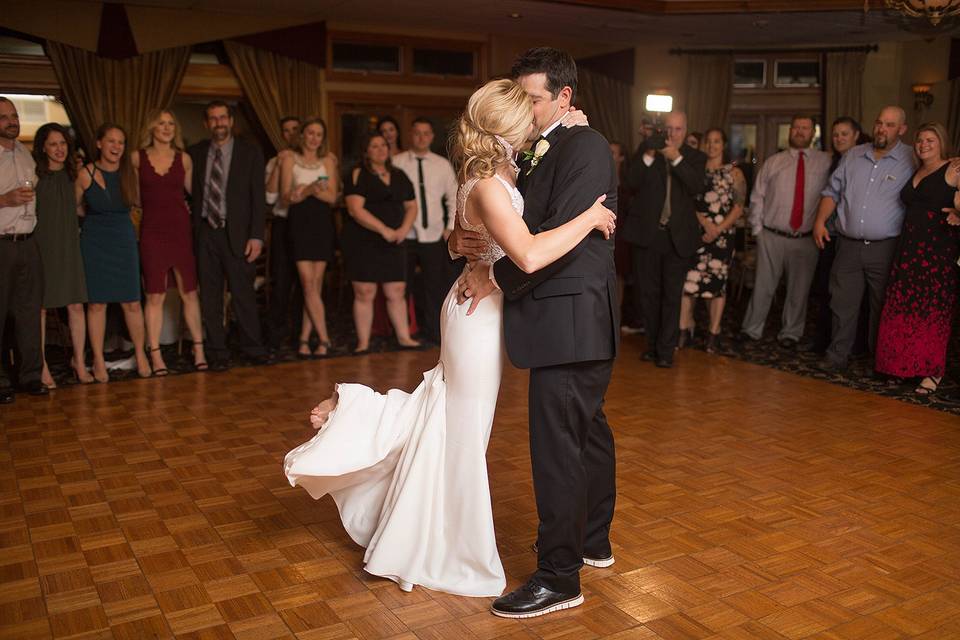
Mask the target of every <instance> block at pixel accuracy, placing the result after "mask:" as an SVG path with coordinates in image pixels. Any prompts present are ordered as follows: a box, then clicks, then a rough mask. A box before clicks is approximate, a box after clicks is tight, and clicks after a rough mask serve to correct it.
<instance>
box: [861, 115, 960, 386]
mask: <svg viewBox="0 0 960 640" xmlns="http://www.w3.org/2000/svg"><path fill="white" fill-rule="evenodd" d="M948 140H949V137H948V136H947V132H946V129H944V127H943V125H942V124H939V123H936V122H928V123H926V124H923V125H921V126H920V128H919V129H917V133H916V136H915V137H914V143H913V149H914V153H915V155H916V157H917V160H918V161H919V165H920V166H919V168H918V169H917V171H916V173H915V174H914V175H913V178H912V179H911V180H910V181H909V182H907V184H906V186H904V187H903V189H902V190H901V191H900V198H901V199H902V200H903V202H904V204H905V205H906V207H907V211H906V215H905V217H904V220H903V228H902V230H901V231H900V240H899V242H898V245H897V258H896V259H895V260H894V261H893V268H892V270H891V273H890V279H889V281H888V283H887V291H886V301H885V302H884V305H883V312H882V313H881V315H880V327H879V330H878V334H877V354H876V361H875V364H876V370H877V371H878V372H880V373H884V374H887V375H890V376H894V377H897V378H922V380H921V381H920V384H919V386H917V388H916V390H915V391H916V393H917V394H919V395H925V396H926V395H931V394H933V393H936V391H937V388H938V387H939V386H940V382H941V380H942V379H943V373H944V370H945V368H946V360H947V342H948V341H949V339H950V331H951V328H952V327H953V317H954V312H955V311H956V307H957V287H958V286H960V277H958V274H957V258H958V257H960V228H958V227H957V226H956V225H957V224H960V218H958V217H957V215H956V213H949V214H948V213H946V212H945V211H944V210H945V209H949V208H952V207H954V206H956V207H960V193H958V191H957V185H958V183H960V160H957V161H955V162H954V163H952V165H951V163H950V161H949V160H948V158H949V155H950V151H949V149H948V148H947V145H948V142H947V141H948Z"/></svg>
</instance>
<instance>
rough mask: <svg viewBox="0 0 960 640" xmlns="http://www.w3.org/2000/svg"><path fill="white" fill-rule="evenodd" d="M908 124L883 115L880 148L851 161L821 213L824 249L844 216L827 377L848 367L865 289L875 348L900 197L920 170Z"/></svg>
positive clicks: (898, 113)
mask: <svg viewBox="0 0 960 640" xmlns="http://www.w3.org/2000/svg"><path fill="white" fill-rule="evenodd" d="M906 119H907V118H906V113H904V111H903V109H901V108H900V107H895V106H889V107H884V108H883V109H882V110H881V111H880V115H878V116H877V120H876V122H875V123H874V125H873V143H868V144H862V145H859V146H857V147H854V148H853V149H851V150H850V151H848V152H847V153H846V155H844V157H843V159H842V160H841V161H840V165H839V166H838V167H837V169H836V171H834V172H833V175H832V176H830V180H829V181H828V182H827V186H826V187H825V188H824V190H823V194H822V195H823V198H822V199H821V200H820V206H819V208H818V209H817V220H816V223H815V224H814V228H813V238H814V240H815V241H816V243H817V246H818V247H820V248H821V249H822V248H823V247H824V246H826V243H827V242H831V241H833V240H834V238H832V237H831V235H830V233H829V232H828V231H827V228H826V223H827V219H828V218H830V216H831V215H832V214H833V212H834V210H836V212H837V231H836V236H837V238H836V242H837V256H836V258H835V259H834V262H833V269H832V270H831V272H830V310H831V311H832V312H833V339H832V342H831V343H830V347H829V348H828V349H827V355H826V357H825V358H824V360H823V363H822V366H823V368H824V369H827V370H831V371H842V370H844V369H846V367H847V364H848V363H847V360H848V359H849V357H850V349H851V347H852V345H853V340H854V337H855V335H856V330H857V317H858V315H859V311H860V299H861V298H862V297H863V289H864V286H866V287H867V289H868V291H869V295H870V332H869V334H868V343H869V346H870V350H871V351H873V349H874V346H875V343H876V338H877V327H878V325H879V322H880V311H881V309H882V308H883V297H884V292H885V291H886V287H887V277H888V276H889V274H890V265H891V262H892V261H893V256H894V252H895V250H896V248H897V237H898V236H899V235H900V227H901V226H902V224H903V216H904V211H905V210H904V206H903V202H901V200H900V190H901V189H903V187H904V185H906V183H907V180H909V179H910V178H911V176H913V171H914V154H913V150H912V149H911V148H910V146H908V145H905V144H903V142H901V141H900V139H901V138H902V137H903V135H904V134H905V133H906V132H907V125H906Z"/></svg>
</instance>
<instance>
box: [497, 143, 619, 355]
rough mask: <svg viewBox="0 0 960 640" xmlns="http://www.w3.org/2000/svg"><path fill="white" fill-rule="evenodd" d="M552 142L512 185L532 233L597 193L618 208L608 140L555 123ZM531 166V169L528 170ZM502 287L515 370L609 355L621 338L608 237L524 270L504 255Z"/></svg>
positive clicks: (564, 218)
mask: <svg viewBox="0 0 960 640" xmlns="http://www.w3.org/2000/svg"><path fill="white" fill-rule="evenodd" d="M546 140H547V142H549V143H550V148H549V149H548V150H547V152H546V153H545V154H544V155H543V157H542V158H541V159H540V162H539V164H538V165H537V166H536V167H534V168H533V170H532V171H530V163H529V161H528V162H524V163H522V165H521V170H520V176H519V179H518V188H519V189H520V192H521V193H522V194H523V200H524V213H523V220H524V222H526V223H527V227H528V228H529V229H530V231H531V233H538V232H540V231H547V230H549V229H554V228H556V227H559V226H561V225H562V224H564V223H565V222H568V221H569V220H572V219H573V218H575V217H576V216H578V215H580V214H581V213H582V212H584V211H586V210H587V209H588V208H590V205H592V204H593V202H594V201H595V200H596V199H597V198H598V197H600V196H601V195H602V194H607V199H606V201H605V202H604V204H605V205H606V206H607V207H608V208H610V209H612V210H613V211H616V210H617V172H616V169H615V167H614V164H613V158H612V156H611V154H610V145H609V144H608V143H607V141H606V139H605V138H604V137H603V136H602V135H600V134H599V133H598V132H597V131H594V130H593V129H590V128H589V127H571V128H569V129H568V128H564V127H562V126H559V127H557V128H556V129H554V130H553V131H551V132H550V134H549V135H548V136H547V138H546ZM528 171H529V173H528ZM494 275H495V277H496V279H497V284H498V285H499V286H500V288H501V289H502V290H503V294H504V297H505V302H504V306H503V326H504V338H505V341H506V347H507V355H508V356H509V357H510V361H511V362H513V364H514V365H515V366H517V367H519V368H521V369H528V368H537V367H549V366H554V365H559V364H569V363H573V362H587V361H591V360H609V359H611V358H613V357H615V356H616V354H617V347H618V344H619V335H620V332H619V327H620V318H619V304H618V303H617V278H616V271H615V269H614V263H613V239H612V238H611V239H610V240H605V239H604V238H603V234H601V233H600V232H599V231H592V232H591V233H590V234H589V235H588V236H587V237H586V238H584V239H583V240H582V241H581V242H580V244H579V245H577V247H576V248H574V249H573V250H572V251H571V252H570V253H568V254H567V255H565V256H563V257H562V258H560V259H559V260H557V261H556V262H554V263H553V264H551V265H549V266H547V267H545V268H543V269H541V270H540V271H537V272H535V273H532V274H527V273H524V272H523V271H522V270H521V269H520V268H519V267H517V266H516V265H515V264H514V263H513V262H512V261H511V260H510V258H507V257H504V258H501V259H500V260H498V261H497V262H496V264H495V265H494Z"/></svg>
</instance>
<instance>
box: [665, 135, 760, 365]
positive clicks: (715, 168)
mask: <svg viewBox="0 0 960 640" xmlns="http://www.w3.org/2000/svg"><path fill="white" fill-rule="evenodd" d="M702 147H703V148H702V150H703V152H704V153H706V154H707V174H706V176H707V177H706V181H707V189H706V191H704V192H703V193H702V194H701V195H699V196H697V217H698V218H699V219H700V226H701V227H702V228H703V245H702V246H701V247H700V248H699V249H698V250H697V254H696V262H695V263H694V264H693V266H692V268H691V269H690V270H689V271H688V272H687V277H686V282H684V284H683V294H684V295H683V298H682V299H681V301H680V346H681V348H682V347H683V346H684V345H686V344H689V343H690V342H691V341H692V340H693V329H694V318H693V310H694V309H693V308H694V304H696V300H697V298H701V299H703V300H706V301H707V304H708V308H709V310H710V328H709V331H708V333H707V338H706V341H705V343H704V347H705V349H706V350H707V352H708V353H715V352H716V351H717V350H718V349H719V346H720V345H719V340H720V324H721V322H722V320H723V309H724V306H725V304H726V300H727V278H728V276H729V273H730V263H731V262H732V261H733V252H734V234H735V233H736V230H735V229H734V225H735V224H736V223H737V220H739V219H740V217H741V216H742V215H743V206H744V203H745V202H746V198H747V181H746V179H745V178H744V177H743V172H742V171H740V169H738V168H737V167H735V166H733V165H732V164H730V163H729V162H727V160H726V151H727V134H726V133H724V132H723V129H719V128H716V127H714V128H711V129H707V131H706V133H704V134H703V144H702Z"/></svg>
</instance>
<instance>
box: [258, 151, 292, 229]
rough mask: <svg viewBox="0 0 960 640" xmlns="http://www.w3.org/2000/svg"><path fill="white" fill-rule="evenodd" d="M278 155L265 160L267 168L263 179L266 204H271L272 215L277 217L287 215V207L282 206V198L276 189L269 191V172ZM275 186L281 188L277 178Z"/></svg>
mask: <svg viewBox="0 0 960 640" xmlns="http://www.w3.org/2000/svg"><path fill="white" fill-rule="evenodd" d="M278 157H279V156H273V157H272V158H270V159H269V160H268V161H267V169H266V171H265V172H264V176H263V180H264V184H265V185H266V186H267V192H266V194H267V204H272V205H273V208H272V209H271V211H273V215H275V216H277V217H278V218H286V217H287V208H286V207H285V206H283V200H282V199H281V198H280V194H279V193H278V192H276V191H270V190H269V189H270V174H271V173H273V168H274V167H276V166H277V164H278V163H277V158H278ZM277 188H278V189H282V188H283V185H282V184H280V181H279V180H277Z"/></svg>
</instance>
